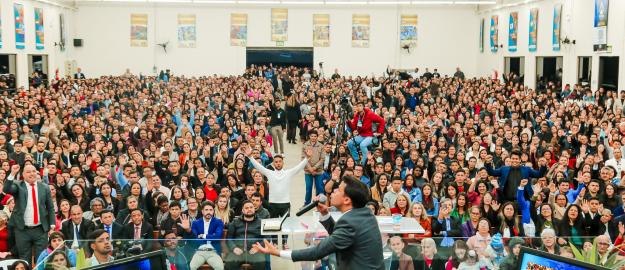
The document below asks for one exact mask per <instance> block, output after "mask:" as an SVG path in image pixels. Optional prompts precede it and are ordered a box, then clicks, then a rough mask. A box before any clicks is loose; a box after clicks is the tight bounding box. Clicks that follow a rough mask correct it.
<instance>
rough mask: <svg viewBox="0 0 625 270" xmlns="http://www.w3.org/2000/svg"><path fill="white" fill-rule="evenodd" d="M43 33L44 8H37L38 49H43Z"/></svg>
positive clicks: (36, 35) (36, 32) (36, 43)
mask: <svg viewBox="0 0 625 270" xmlns="http://www.w3.org/2000/svg"><path fill="white" fill-rule="evenodd" d="M43 35H44V31H43V9H42V8H35V48H37V50H43V47H44V38H43Z"/></svg>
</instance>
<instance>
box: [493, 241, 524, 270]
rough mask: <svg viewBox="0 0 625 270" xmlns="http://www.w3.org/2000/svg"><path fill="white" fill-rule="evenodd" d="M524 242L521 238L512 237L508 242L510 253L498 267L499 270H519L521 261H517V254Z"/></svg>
mask: <svg viewBox="0 0 625 270" xmlns="http://www.w3.org/2000/svg"><path fill="white" fill-rule="evenodd" d="M523 243H525V241H523V239H522V238H519V237H514V238H512V239H510V241H508V248H509V250H510V253H509V254H508V256H507V257H506V258H505V259H504V260H503V262H501V264H500V265H499V269H500V270H514V269H519V268H520V264H521V261H520V260H519V254H520V253H521V245H523Z"/></svg>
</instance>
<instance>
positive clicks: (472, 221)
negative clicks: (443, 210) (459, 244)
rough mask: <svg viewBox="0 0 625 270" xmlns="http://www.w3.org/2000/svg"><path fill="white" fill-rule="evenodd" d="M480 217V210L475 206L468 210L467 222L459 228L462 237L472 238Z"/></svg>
mask: <svg viewBox="0 0 625 270" xmlns="http://www.w3.org/2000/svg"><path fill="white" fill-rule="evenodd" d="M481 216H482V214H481V212H480V208H479V207H477V206H472V207H471V208H469V220H467V221H466V222H465V223H463V224H462V227H461V228H460V229H461V230H462V237H465V238H469V237H471V236H474V235H475V233H476V232H477V225H478V222H479V221H480V217H481Z"/></svg>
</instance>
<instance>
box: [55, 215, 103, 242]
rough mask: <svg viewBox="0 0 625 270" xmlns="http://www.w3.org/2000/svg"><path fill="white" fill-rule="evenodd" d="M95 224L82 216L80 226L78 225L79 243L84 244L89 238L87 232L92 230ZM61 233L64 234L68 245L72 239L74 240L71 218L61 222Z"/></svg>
mask: <svg viewBox="0 0 625 270" xmlns="http://www.w3.org/2000/svg"><path fill="white" fill-rule="evenodd" d="M94 228H95V225H93V222H91V221H90V220H88V219H85V218H83V219H82V222H80V226H78V241H80V242H79V245H80V246H81V247H82V246H86V245H87V241H86V240H88V239H89V234H90V233H91V232H92V231H93V230H94ZM61 233H63V236H65V240H67V241H65V244H67V246H68V247H71V246H72V241H73V240H74V222H72V220H71V219H68V220H65V221H63V223H61Z"/></svg>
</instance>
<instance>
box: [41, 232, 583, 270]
mask: <svg viewBox="0 0 625 270" xmlns="http://www.w3.org/2000/svg"><path fill="white" fill-rule="evenodd" d="M155 236H156V237H159V236H160V237H162V236H161V235H160V232H159V231H155V232H154V233H153V235H150V236H149V237H155ZM318 236H321V235H318ZM165 237H166V239H140V240H131V239H112V240H109V239H97V240H96V241H86V240H83V241H71V240H70V241H65V243H64V245H61V246H60V247H57V248H56V250H54V251H51V249H47V250H46V251H43V252H41V251H40V252H38V253H37V254H36V255H35V256H36V259H37V263H36V266H35V267H34V268H33V269H38V270H43V269H63V268H62V266H59V265H58V264H59V262H61V263H62V262H63V261H64V260H68V263H69V264H68V265H69V266H70V267H76V269H82V268H85V267H88V266H90V265H91V263H90V262H91V261H92V260H93V258H92V256H93V250H92V249H94V248H95V249H99V250H100V251H103V250H108V251H110V252H109V255H110V256H112V257H114V259H115V260H119V259H122V258H127V257H130V256H133V255H138V254H142V253H145V252H149V251H156V250H162V251H163V252H165V254H166V255H167V256H166V257H167V259H168V260H167V262H168V263H170V264H174V265H175V266H176V269H178V270H185V269H193V268H195V267H197V266H199V267H200V268H199V269H212V268H211V266H210V264H211V263H217V264H223V265H226V269H228V266H234V267H241V268H243V269H287V270H290V269H318V267H319V266H330V265H335V264H336V259H335V257H334V256H332V255H331V256H328V257H326V258H324V259H323V260H319V261H316V262H298V263H293V262H292V261H290V260H286V259H282V258H279V257H270V256H268V255H264V254H261V253H259V252H255V250H254V248H253V244H254V243H256V242H260V243H262V241H263V240H264V239H268V240H272V239H271V237H268V238H259V239H247V241H244V240H242V239H225V238H224V239H216V240H212V241H210V242H207V240H204V239H182V238H180V237H176V236H175V235H174V234H169V235H166V236H165ZM321 239H322V238H321V237H320V238H317V237H316V236H315V235H306V236H304V235H289V237H288V239H282V241H284V242H285V243H288V246H289V247H290V248H291V249H301V248H306V247H310V246H313V245H315V244H318V243H319V241H321ZM425 239H427V240H425ZM517 240H519V239H517ZM517 240H514V241H517ZM520 240H521V241H520V242H519V243H521V244H522V245H524V246H526V247H531V248H536V249H544V248H543V242H542V239H541V238H530V237H526V238H521V239H520ZM562 240H566V241H567V242H571V243H574V242H578V241H577V240H578V239H575V240H573V239H565V238H562ZM562 240H561V241H562ZM278 241H279V240H278V239H273V242H274V243H275V244H276V246H278V247H279V249H281V250H282V248H283V246H282V243H277V242H278ZM282 241H281V242H282ZM511 241H512V239H510V238H503V239H502V238H499V237H491V238H490V240H489V239H484V238H482V239H477V238H475V239H471V240H468V239H467V238H440V237H434V238H418V237H415V236H414V235H403V236H401V235H398V236H390V235H387V234H384V235H383V236H382V243H383V247H382V250H380V252H381V253H382V254H383V257H384V261H385V265H386V269H389V267H390V266H391V264H392V263H393V262H392V261H393V260H406V258H408V257H407V256H410V259H411V260H412V261H413V264H415V265H416V264H423V263H425V260H424V256H427V257H428V258H432V256H431V254H436V255H434V257H433V258H434V259H435V260H434V262H433V263H437V264H439V265H442V268H440V269H444V268H445V265H446V264H447V263H450V264H455V265H454V266H455V267H456V268H457V267H458V265H457V264H458V263H459V261H458V260H457V259H454V258H456V257H457V256H458V254H461V253H464V254H468V253H467V250H465V252H456V250H460V249H465V248H463V247H466V244H467V243H469V245H470V246H471V248H470V249H472V250H475V252H476V254H477V255H478V258H477V261H478V262H479V263H484V264H485V265H498V264H500V263H501V262H502V261H503V260H504V258H505V257H506V256H508V255H509V254H511V252H512V250H511V249H510V248H509V247H508V245H509V244H510V243H511ZM550 241H553V242H555V243H556V245H557V241H558V240H557V239H551V240H550ZM592 241H593V238H587V239H582V243H584V242H589V243H591V242H592ZM208 243H210V245H207V244H208ZM591 246H592V244H591ZM584 248H586V249H587V250H589V248H590V247H589V246H588V244H586V245H585V247H584V244H582V246H579V247H577V249H579V250H580V251H583V250H584ZM555 251H556V253H557V254H558V255H563V256H566V257H569V258H574V257H575V255H574V251H573V250H572V249H571V247H570V245H569V244H565V245H562V246H561V247H558V248H557V249H556V250H555ZM589 251H590V250H589ZM42 253H43V254H42ZM398 254H400V255H401V256H398ZM61 257H64V260H63V258H61ZM207 259H208V260H207ZM55 262H56V264H55ZM428 262H429V261H428ZM52 264H54V267H56V268H50V267H52ZM192 264H193V266H192V267H191V268H190V267H189V266H190V265H192ZM437 267H438V266H437ZM236 269H239V268H236ZM321 269H328V268H321ZM432 269H434V268H432ZM436 269H439V268H436Z"/></svg>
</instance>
